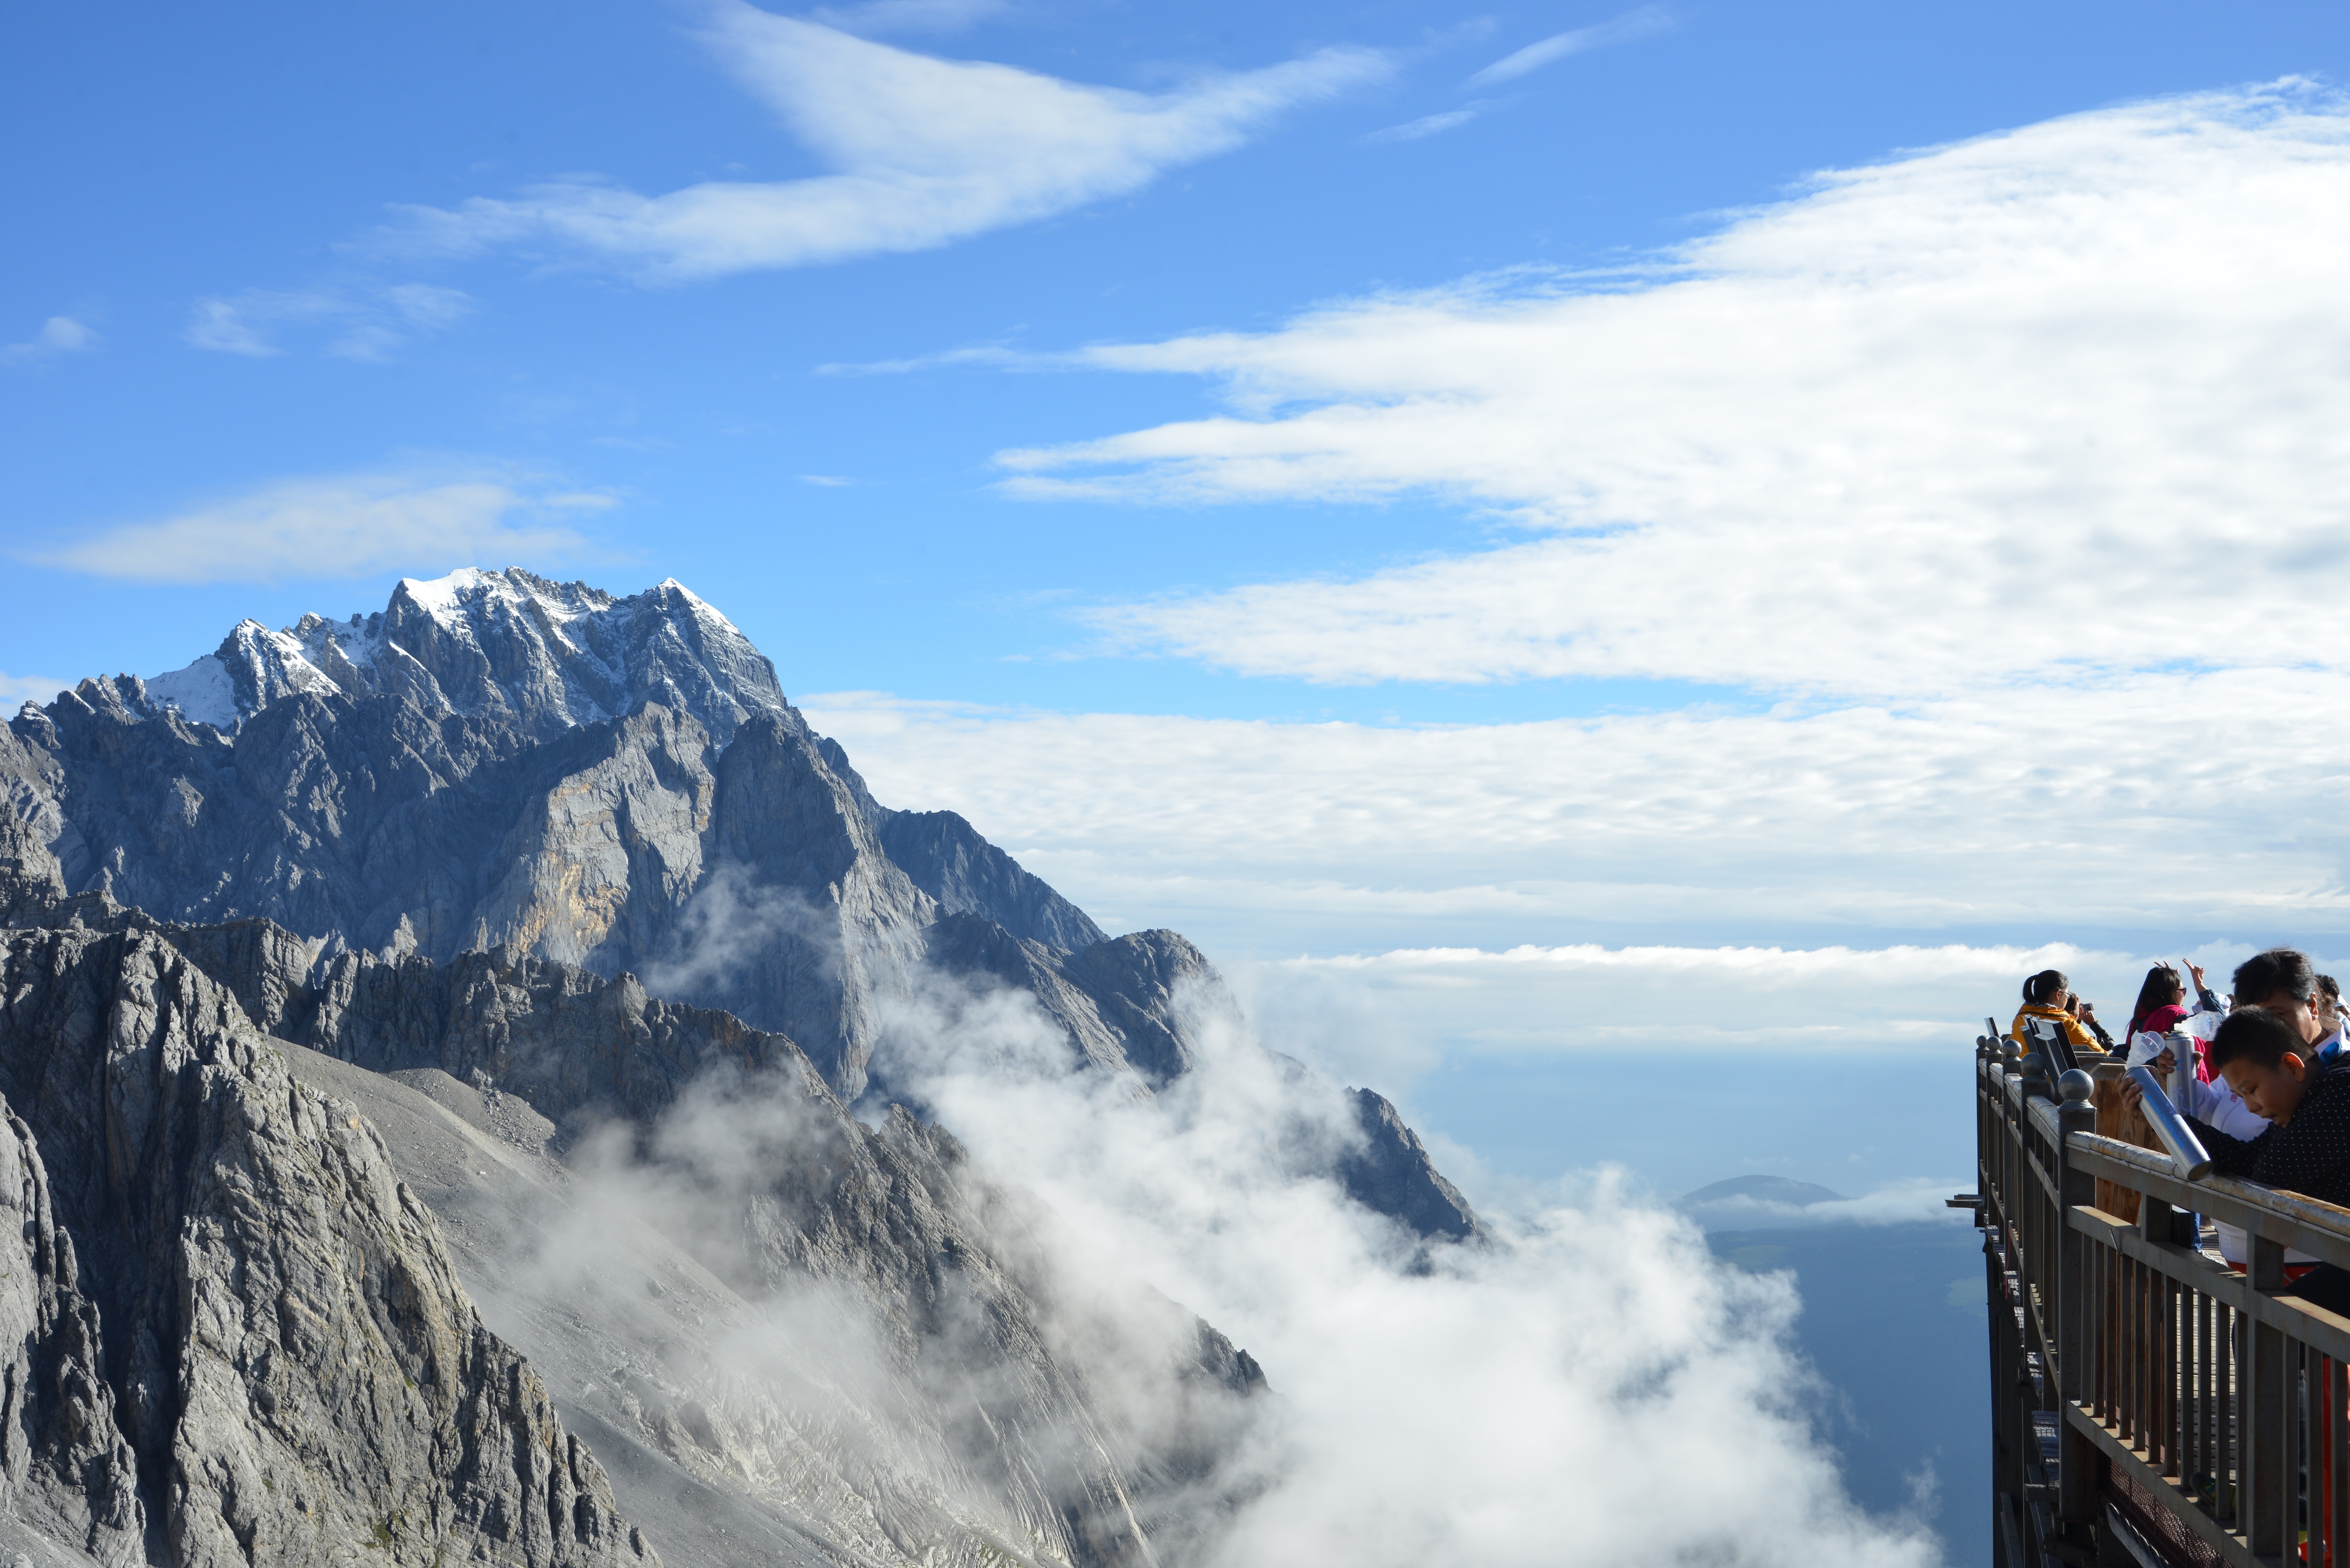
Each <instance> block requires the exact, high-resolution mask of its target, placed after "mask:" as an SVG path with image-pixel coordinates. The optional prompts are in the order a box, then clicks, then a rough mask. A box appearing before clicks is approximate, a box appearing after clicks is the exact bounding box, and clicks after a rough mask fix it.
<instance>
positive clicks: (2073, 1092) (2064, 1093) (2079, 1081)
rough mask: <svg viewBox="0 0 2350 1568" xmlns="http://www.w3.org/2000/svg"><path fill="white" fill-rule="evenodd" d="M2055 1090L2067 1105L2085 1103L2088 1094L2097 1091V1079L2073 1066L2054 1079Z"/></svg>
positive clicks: (2093, 1093) (2090, 1094)
mask: <svg viewBox="0 0 2350 1568" xmlns="http://www.w3.org/2000/svg"><path fill="white" fill-rule="evenodd" d="M2056 1092H2057V1096H2058V1097H2059V1098H2061V1099H2062V1100H2063V1101H2064V1103H2065V1104H2066V1105H2068V1106H2082V1105H2086V1104H2088V1102H2089V1099H2090V1096H2094V1095H2095V1093H2096V1092H2097V1081H2096V1080H2095V1078H2093V1077H2091V1076H2089V1075H2088V1074H2086V1073H2084V1072H2083V1071H2081V1069H2080V1068H2078V1067H2074V1069H2072V1070H2071V1071H2070V1072H2068V1073H2066V1074H2064V1075H2063V1076H2062V1077H2060V1078H2058V1079H2057V1080H2056Z"/></svg>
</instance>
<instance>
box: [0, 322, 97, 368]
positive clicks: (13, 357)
mask: <svg viewBox="0 0 2350 1568" xmlns="http://www.w3.org/2000/svg"><path fill="white" fill-rule="evenodd" d="M97 347H98V333H97V332H96V331H95V330H93V329H92V328H90V327H88V326H86V325H85V324H83V323H81V322H79V321H76V320H75V319H74V318H73V317H70V316H52V317H49V318H48V319H47V321H44V322H42V323H41V329H40V330H39V331H38V332H36V333H34V334H33V336H32V337H29V338H27V339H26V340H25V341H24V342H22V343H7V344H0V363H11V362H23V361H25V360H35V359H47V358H54V357H56V356H57V355H59V354H79V353H85V352H87V351H88V350H89V349H92V348H97Z"/></svg>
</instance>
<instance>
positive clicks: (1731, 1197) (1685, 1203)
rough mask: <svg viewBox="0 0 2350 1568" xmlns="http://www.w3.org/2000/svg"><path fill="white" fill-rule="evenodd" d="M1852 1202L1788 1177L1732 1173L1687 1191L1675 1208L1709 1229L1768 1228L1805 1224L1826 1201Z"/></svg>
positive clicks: (1812, 1218) (1674, 1205) (1813, 1218)
mask: <svg viewBox="0 0 2350 1568" xmlns="http://www.w3.org/2000/svg"><path fill="white" fill-rule="evenodd" d="M1846 1201H1849V1200H1848V1199H1846V1197H1845V1195H1844V1194H1843V1193H1841V1192H1837V1191H1835V1190H1834V1189H1830V1188H1825V1187H1822V1186H1820V1185H1819V1184H1818V1183H1817V1182H1814V1181H1797V1180H1796V1179H1794V1178H1793V1177H1789V1176H1733V1177H1731V1179H1729V1180H1727V1181H1717V1182H1715V1183H1713V1184H1712V1185H1711V1186H1710V1187H1700V1188H1699V1189H1697V1190H1696V1191H1694V1192H1690V1193H1685V1194H1684V1195H1682V1197H1681V1198H1680V1199H1679V1200H1677V1201H1676V1202H1675V1203H1674V1204H1673V1207H1674V1208H1676V1209H1678V1210H1680V1211H1681V1212H1682V1213H1684V1214H1686V1215H1688V1216H1689V1217H1690V1219H1692V1220H1696V1221H1697V1222H1698V1223H1699V1224H1700V1225H1701V1226H1703V1227H1704V1228H1705V1229H1706V1230H1708V1231H1740V1230H1767V1229H1769V1228H1771V1227H1773V1226H1779V1225H1802V1224H1806V1223H1812V1222H1815V1221H1816V1220H1819V1219H1820V1218H1821V1217H1820V1216H1818V1215H1815V1214H1813V1213H1811V1212H1810V1210H1813V1209H1814V1208H1815V1207H1817V1206H1818V1205H1820V1204H1823V1203H1844V1202H1846Z"/></svg>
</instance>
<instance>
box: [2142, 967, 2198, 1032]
mask: <svg viewBox="0 0 2350 1568" xmlns="http://www.w3.org/2000/svg"><path fill="white" fill-rule="evenodd" d="M2186 999H2187V982H2186V981H2183V980H2181V979H2179V978H2178V971H2177V970H2175V969H2173V968H2171V967H2170V966H2169V965H2168V964H2167V963H2158V964H2157V965H2155V966H2154V967H2153V968H2152V969H2150V970H2148V971H2146V983H2145V984H2144V985H2141V986H2139V987H2138V988H2137V1006H2136V1007H2133V1008H2131V1009H2130V1026H2129V1032H2130V1033H2133V1034H2135V1033H2137V1026H2138V1025H2139V1024H2140V1023H2144V1022H2145V1021H2146V1015H2147V1013H2149V1012H2153V1011H2154V1010H2155V1009H2156V1008H2158V1007H2175V1006H2177V1005H2178V1003H2179V1002H2184V1001H2185V1000H2186Z"/></svg>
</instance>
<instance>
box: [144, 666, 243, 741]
mask: <svg viewBox="0 0 2350 1568" xmlns="http://www.w3.org/2000/svg"><path fill="white" fill-rule="evenodd" d="M146 684H147V698H148V701H151V702H154V703H156V704H158V705H160V706H161V707H165V708H176V709H178V710H179V711H180V716H181V717H182V718H183V719H189V720H192V721H193V722H196V723H199V724H210V725H211V726H213V728H214V729H216V730H230V729H234V728H235V727H236V721H237V711H236V683H235V682H234V681H233V680H230V679H229V678H228V666H227V665H226V664H224V663H223V662H221V656H220V655H219V654H217V653H207V654H205V655H204V656H203V658H202V659H197V660H196V661H195V662H194V663H193V664H189V665H184V666H182V668H180V669H178V670H167V671H166V672H164V673H163V674H161V675H154V676H150V677H149V678H148V680H147V683H146Z"/></svg>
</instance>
